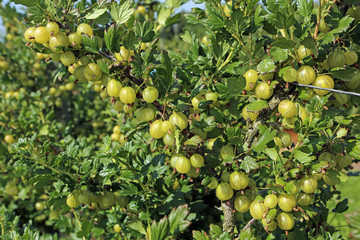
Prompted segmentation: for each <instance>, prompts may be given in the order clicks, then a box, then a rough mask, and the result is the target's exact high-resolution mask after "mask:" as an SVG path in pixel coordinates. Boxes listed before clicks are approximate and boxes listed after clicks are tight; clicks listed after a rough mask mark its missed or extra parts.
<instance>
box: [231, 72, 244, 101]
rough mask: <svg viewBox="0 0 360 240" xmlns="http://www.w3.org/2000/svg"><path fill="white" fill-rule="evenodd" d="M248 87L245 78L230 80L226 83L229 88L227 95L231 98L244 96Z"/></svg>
mask: <svg viewBox="0 0 360 240" xmlns="http://www.w3.org/2000/svg"><path fill="white" fill-rule="evenodd" d="M245 85H246V80H245V78H244V76H242V75H241V76H239V77H233V78H229V79H227V81H226V86H227V88H228V90H227V93H228V94H229V95H231V96H238V95H242V91H243V90H244V88H245Z"/></svg>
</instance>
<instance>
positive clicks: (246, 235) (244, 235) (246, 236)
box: [239, 228, 256, 240]
mask: <svg viewBox="0 0 360 240" xmlns="http://www.w3.org/2000/svg"><path fill="white" fill-rule="evenodd" d="M255 239H256V238H255V237H254V235H253V234H252V232H251V229H250V228H247V229H246V230H245V231H242V232H241V233H240V236H239V240H255Z"/></svg>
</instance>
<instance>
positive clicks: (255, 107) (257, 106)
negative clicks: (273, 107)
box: [248, 100, 269, 112]
mask: <svg viewBox="0 0 360 240" xmlns="http://www.w3.org/2000/svg"><path fill="white" fill-rule="evenodd" d="M266 108H269V104H268V102H267V101H265V100H257V101H255V102H252V103H250V104H249V105H248V111H251V112H260V111H261V110H263V109H266Z"/></svg>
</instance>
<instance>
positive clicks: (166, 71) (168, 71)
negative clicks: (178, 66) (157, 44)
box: [157, 50, 173, 95]
mask: <svg viewBox="0 0 360 240" xmlns="http://www.w3.org/2000/svg"><path fill="white" fill-rule="evenodd" d="M160 62H161V66H160V67H159V68H157V72H158V73H159V75H160V79H161V84H159V85H160V86H159V92H160V93H161V94H163V95H165V93H166V92H167V90H168V88H169V87H170V85H171V84H172V81H173V78H172V71H173V67H172V65H171V60H170V58H169V55H168V53H167V52H166V51H164V50H163V51H161V54H160Z"/></svg>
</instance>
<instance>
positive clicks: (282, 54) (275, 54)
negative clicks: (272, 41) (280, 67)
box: [270, 47, 289, 62]
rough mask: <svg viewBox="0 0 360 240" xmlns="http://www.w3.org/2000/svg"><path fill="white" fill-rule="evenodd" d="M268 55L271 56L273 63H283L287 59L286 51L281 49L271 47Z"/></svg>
mask: <svg viewBox="0 0 360 240" xmlns="http://www.w3.org/2000/svg"><path fill="white" fill-rule="evenodd" d="M270 55H271V56H272V58H273V60H274V61H275V62H284V61H285V60H287V59H288V57H289V56H288V50H287V49H281V48H279V47H272V48H271V49H270Z"/></svg>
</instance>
